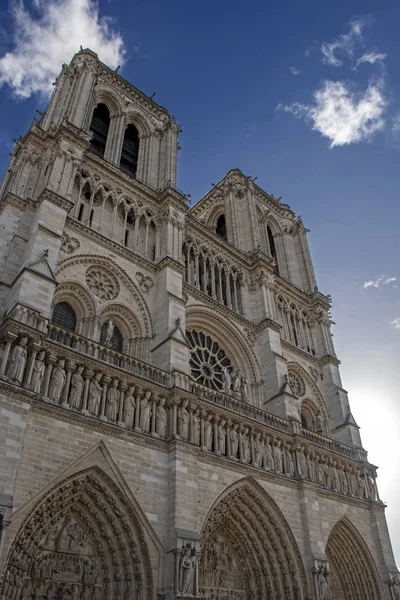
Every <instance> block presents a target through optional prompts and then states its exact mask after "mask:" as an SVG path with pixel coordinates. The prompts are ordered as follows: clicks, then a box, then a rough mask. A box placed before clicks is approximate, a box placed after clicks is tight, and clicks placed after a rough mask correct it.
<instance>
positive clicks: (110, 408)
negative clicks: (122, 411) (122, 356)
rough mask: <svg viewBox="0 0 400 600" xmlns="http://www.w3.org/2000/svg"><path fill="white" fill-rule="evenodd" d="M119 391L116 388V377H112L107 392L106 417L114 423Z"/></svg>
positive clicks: (116, 414) (116, 416) (116, 417)
mask: <svg viewBox="0 0 400 600" xmlns="http://www.w3.org/2000/svg"><path fill="white" fill-rule="evenodd" d="M120 396H121V394H120V391H119V390H118V379H113V380H112V383H111V386H110V387H109V388H108V392H107V404H106V417H107V419H108V420H109V421H111V422H113V423H115V422H116V420H117V419H118V408H119V399H120Z"/></svg>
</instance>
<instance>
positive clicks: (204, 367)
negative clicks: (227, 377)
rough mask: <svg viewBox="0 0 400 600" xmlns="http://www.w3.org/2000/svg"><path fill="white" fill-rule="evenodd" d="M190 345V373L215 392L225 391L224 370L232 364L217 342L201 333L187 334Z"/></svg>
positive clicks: (190, 332) (197, 380)
mask: <svg viewBox="0 0 400 600" xmlns="http://www.w3.org/2000/svg"><path fill="white" fill-rule="evenodd" d="M186 337H187V340H188V342H189V345H190V361H189V364H190V371H191V375H192V377H193V379H194V380H195V381H196V382H197V383H200V384H201V385H206V386H207V387H211V388H213V389H215V390H222V389H223V381H222V380H223V377H222V370H223V369H224V368H228V369H230V367H231V363H230V360H229V359H228V358H227V356H226V354H225V352H224V351H223V350H221V348H220V347H219V346H218V344H217V342H215V341H214V340H213V339H211V338H210V337H209V336H208V335H204V333H201V332H200V331H194V330H190V331H187V332H186Z"/></svg>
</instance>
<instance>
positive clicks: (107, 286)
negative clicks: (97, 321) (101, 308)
mask: <svg viewBox="0 0 400 600" xmlns="http://www.w3.org/2000/svg"><path fill="white" fill-rule="evenodd" d="M86 283H87V284H88V287H89V289H90V290H91V291H92V292H93V294H94V295H95V296H97V297H98V298H101V299H102V300H113V298H115V297H116V296H117V295H118V292H119V284H118V281H117V280H116V278H115V277H114V276H113V275H112V273H110V272H109V271H107V270H105V269H101V268H99V267H89V269H88V270H87V271H86Z"/></svg>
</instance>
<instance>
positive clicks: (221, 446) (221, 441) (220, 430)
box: [217, 419, 226, 456]
mask: <svg viewBox="0 0 400 600" xmlns="http://www.w3.org/2000/svg"><path fill="white" fill-rule="evenodd" d="M225 437H226V433H225V421H224V419H222V420H221V421H220V422H219V423H218V426H217V440H218V452H219V453H220V454H222V455H223V456H225Z"/></svg>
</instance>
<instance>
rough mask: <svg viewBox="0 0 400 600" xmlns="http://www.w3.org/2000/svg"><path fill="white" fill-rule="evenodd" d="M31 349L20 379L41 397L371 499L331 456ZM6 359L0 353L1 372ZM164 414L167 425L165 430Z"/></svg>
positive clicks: (17, 373)
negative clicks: (26, 370) (0, 358)
mask: <svg viewBox="0 0 400 600" xmlns="http://www.w3.org/2000/svg"><path fill="white" fill-rule="evenodd" d="M26 345H27V338H22V339H21V340H20V341H19V343H18V344H17V345H15V346H14V350H13V354H12V356H11V359H10V361H9V366H8V370H7V379H8V380H9V381H11V382H12V383H16V384H21V383H22V382H23V380H24V372H25V368H26V363H27V352H26ZM45 357H46V354H45V351H44V350H40V349H39V351H36V352H34V354H33V356H32V357H31V361H30V364H29V367H28V372H27V375H26V377H25V380H24V385H25V387H26V388H28V389H30V390H32V391H33V392H35V393H37V394H41V395H42V397H43V399H44V400H46V401H48V402H51V403H54V404H58V405H61V406H63V407H64V408H69V409H74V410H76V411H80V412H82V413H83V414H85V415H91V416H93V417H97V418H99V419H100V420H102V421H108V422H111V423H116V424H118V425H119V426H123V427H126V428H128V429H134V430H136V431H141V432H144V433H149V434H152V435H155V436H158V437H161V438H165V437H167V436H170V437H174V438H177V439H181V440H184V441H187V442H190V443H191V444H194V445H195V446H198V447H200V448H201V449H202V450H204V451H206V452H211V453H214V454H216V455H218V456H224V457H227V458H229V459H231V460H234V461H238V462H241V463H243V464H247V465H251V466H253V467H256V468H259V469H265V470H267V471H271V472H275V473H278V474H282V475H285V476H287V477H301V478H303V479H308V480H310V481H313V482H315V483H318V484H319V485H321V486H323V487H325V488H327V489H331V490H335V491H338V492H341V493H344V494H349V495H351V496H355V497H359V498H365V499H366V498H369V499H371V500H377V499H378V496H377V489H376V483H375V479H374V475H373V474H371V472H369V471H368V470H364V471H362V470H360V469H358V468H355V467H353V466H351V465H348V464H346V463H342V462H341V461H339V460H335V459H333V458H332V457H327V456H322V455H320V454H317V453H315V452H314V451H313V450H311V449H309V448H308V446H306V445H304V446H302V445H299V444H297V445H291V444H289V443H288V442H285V441H284V440H282V439H279V438H278V437H275V436H272V435H266V434H265V433H264V432H261V431H257V430H256V429H250V428H249V427H248V426H245V425H243V424H241V423H234V422H232V421H229V420H228V419H226V418H224V417H220V416H218V415H215V414H214V413H212V412H206V411H204V410H202V409H201V408H199V407H197V406H196V405H194V404H190V405H189V401H188V399H183V400H175V401H173V402H172V403H171V404H170V406H169V407H168V408H166V399H165V398H164V397H156V396H155V395H154V394H153V393H152V392H151V391H145V390H141V389H139V388H137V387H135V385H133V384H128V383H126V382H122V381H119V379H117V378H110V377H107V376H106V375H104V374H103V373H101V372H96V373H95V372H94V371H91V370H90V369H87V368H85V367H84V366H83V365H75V364H74V363H72V362H70V361H66V360H65V359H64V358H58V359H57V357H55V356H47V358H45ZM6 360H7V356H6V352H5V355H4V357H3V363H2V365H1V369H2V370H3V369H4V362H5V361H6ZM168 411H170V413H171V417H170V423H171V428H170V430H169V428H168V427H167V423H168Z"/></svg>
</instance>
